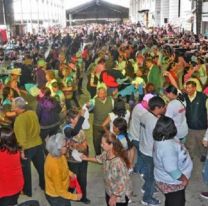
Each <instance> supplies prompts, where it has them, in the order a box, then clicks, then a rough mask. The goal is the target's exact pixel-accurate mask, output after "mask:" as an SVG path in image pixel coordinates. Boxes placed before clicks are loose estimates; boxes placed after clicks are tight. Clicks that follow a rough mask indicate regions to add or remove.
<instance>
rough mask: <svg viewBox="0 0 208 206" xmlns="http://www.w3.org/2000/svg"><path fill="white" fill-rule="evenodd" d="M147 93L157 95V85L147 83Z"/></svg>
mask: <svg viewBox="0 0 208 206" xmlns="http://www.w3.org/2000/svg"><path fill="white" fill-rule="evenodd" d="M145 92H146V94H148V93H150V94H154V93H155V85H154V84H152V83H150V82H149V83H147V84H146V87H145Z"/></svg>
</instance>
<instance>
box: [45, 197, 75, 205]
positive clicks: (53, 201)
mask: <svg viewBox="0 0 208 206" xmlns="http://www.w3.org/2000/svg"><path fill="white" fill-rule="evenodd" d="M45 196H46V199H47V200H48V202H49V204H50V206H71V202H70V200H67V199H64V198H62V197H51V196H49V195H47V194H46V195H45Z"/></svg>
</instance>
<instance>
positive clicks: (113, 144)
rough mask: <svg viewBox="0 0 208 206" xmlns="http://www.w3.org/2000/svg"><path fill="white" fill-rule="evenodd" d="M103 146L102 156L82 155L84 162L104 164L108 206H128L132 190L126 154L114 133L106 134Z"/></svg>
mask: <svg viewBox="0 0 208 206" xmlns="http://www.w3.org/2000/svg"><path fill="white" fill-rule="evenodd" d="M101 146H102V148H103V150H104V151H103V153H102V154H101V155H98V156H96V157H87V156H85V155H82V160H87V161H91V162H97V163H101V164H103V171H104V183H105V194H106V204H107V206H111V205H114V206H120V205H122V206H128V202H129V196H130V193H131V190H130V178H129V175H128V167H129V161H128V157H127V155H126V152H125V150H123V147H122V145H121V143H120V141H118V139H117V138H116V136H115V135H114V134H112V133H106V134H105V135H104V136H103V137H102V141H101Z"/></svg>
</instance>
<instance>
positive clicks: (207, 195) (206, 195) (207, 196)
mask: <svg viewBox="0 0 208 206" xmlns="http://www.w3.org/2000/svg"><path fill="white" fill-rule="evenodd" d="M200 196H201V197H202V198H204V199H206V200H208V192H201V193H200Z"/></svg>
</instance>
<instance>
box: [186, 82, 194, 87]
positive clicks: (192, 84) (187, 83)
mask: <svg viewBox="0 0 208 206" xmlns="http://www.w3.org/2000/svg"><path fill="white" fill-rule="evenodd" d="M186 85H191V86H192V87H196V82H194V81H187V82H186Z"/></svg>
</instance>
